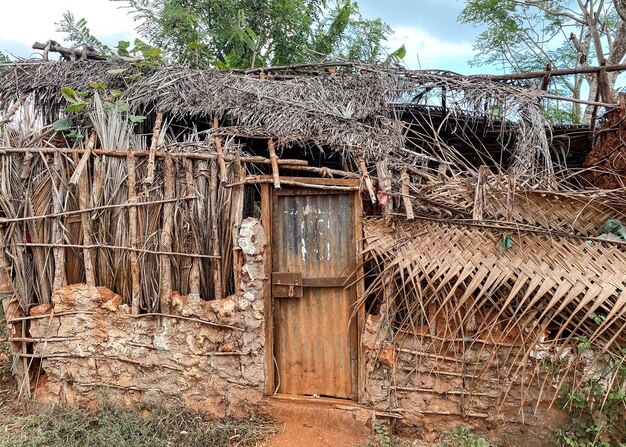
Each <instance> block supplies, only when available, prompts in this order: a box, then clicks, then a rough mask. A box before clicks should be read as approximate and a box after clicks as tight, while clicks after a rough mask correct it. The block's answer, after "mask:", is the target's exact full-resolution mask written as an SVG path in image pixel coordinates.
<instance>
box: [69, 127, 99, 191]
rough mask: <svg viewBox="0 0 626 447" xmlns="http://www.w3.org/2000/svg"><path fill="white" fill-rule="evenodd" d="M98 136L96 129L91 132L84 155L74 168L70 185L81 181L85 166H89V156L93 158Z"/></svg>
mask: <svg viewBox="0 0 626 447" xmlns="http://www.w3.org/2000/svg"><path fill="white" fill-rule="evenodd" d="M96 136H97V133H96V131H95V130H92V131H91V134H90V135H89V142H88V143H87V148H86V149H85V152H84V153H83V156H82V157H81V158H80V161H79V162H78V164H77V165H76V167H75V168H74V173H73V174H72V177H71V178H70V185H74V186H76V185H77V184H78V182H79V181H80V177H81V175H82V173H83V171H84V170H85V168H86V167H87V163H88V162H89V158H91V152H92V151H93V149H94V147H96Z"/></svg>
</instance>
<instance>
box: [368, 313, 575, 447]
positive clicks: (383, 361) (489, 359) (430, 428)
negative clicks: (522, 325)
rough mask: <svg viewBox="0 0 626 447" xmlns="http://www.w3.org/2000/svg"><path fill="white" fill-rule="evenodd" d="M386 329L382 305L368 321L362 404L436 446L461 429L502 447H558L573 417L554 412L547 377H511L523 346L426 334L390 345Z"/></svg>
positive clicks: (396, 339)
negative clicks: (559, 437) (456, 340)
mask: <svg viewBox="0 0 626 447" xmlns="http://www.w3.org/2000/svg"><path fill="white" fill-rule="evenodd" d="M388 325H389V322H388V321H386V315H385V312H384V306H383V310H382V311H381V313H379V314H377V315H368V317H367V321H366V324H365V332H364V334H363V338H362V340H363V345H364V349H365V353H366V355H365V357H366V359H367V360H366V373H365V376H366V395H365V396H364V399H363V400H364V403H365V404H366V405H367V406H368V407H371V408H373V409H375V410H377V411H378V412H380V413H383V414H385V413H386V414H388V415H389V416H390V417H391V418H392V419H394V420H395V421H396V424H395V426H396V428H397V429H398V430H399V431H400V432H402V433H404V434H407V435H410V436H418V437H421V438H424V439H426V440H428V441H436V440H438V439H440V438H441V436H442V435H444V434H445V433H447V432H449V431H451V430H453V429H454V428H455V427H458V426H461V425H462V426H465V427H469V428H471V429H473V431H474V432H475V433H480V434H484V435H485V437H486V438H488V439H490V440H492V441H495V442H497V443H498V445H519V446H523V447H540V446H542V447H543V446H549V445H556V440H555V430H556V429H557V428H559V427H562V426H563V425H565V424H566V423H567V422H568V415H567V414H566V413H565V412H563V411H561V410H560V409H558V408H557V407H556V406H551V405H550V403H551V400H552V398H553V397H554V393H555V389H556V388H555V387H554V383H552V381H551V380H549V377H548V378H546V377H545V376H546V375H547V374H549V373H548V372H545V374H543V373H542V374H541V375H540V376H539V377H537V376H532V377H531V376H530V374H529V371H530V370H534V368H528V369H524V368H521V369H520V371H519V374H510V372H511V369H512V368H516V366H517V365H518V364H519V363H516V360H515V359H516V354H517V353H518V352H519V350H520V349H521V347H516V346H515V345H514V344H509V345H507V344H506V343H504V344H500V343H501V342H500V343H498V345H499V348H493V347H491V346H490V344H489V343H488V342H487V343H484V342H483V343H480V342H479V343H474V344H471V343H470V342H469V340H468V343H466V344H465V348H464V349H463V347H462V344H461V343H456V346H454V343H451V342H447V341H444V340H443V339H442V338H441V337H437V336H436V335H431V334H429V333H428V331H425V333H424V334H409V333H403V334H395V336H394V337H393V342H392V341H390V340H387V339H386V338H385V337H387V338H389V334H390V332H391V331H390V330H388V327H385V326H388ZM381 334H383V335H381ZM511 376H514V377H516V378H515V380H513V381H511V380H510V377H511ZM522 379H523V380H522ZM544 379H547V380H545V381H544ZM537 402H539V404H537Z"/></svg>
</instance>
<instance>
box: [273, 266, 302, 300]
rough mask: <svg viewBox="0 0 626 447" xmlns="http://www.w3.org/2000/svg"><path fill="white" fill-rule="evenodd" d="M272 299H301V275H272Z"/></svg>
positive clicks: (278, 273) (281, 273)
mask: <svg viewBox="0 0 626 447" xmlns="http://www.w3.org/2000/svg"><path fill="white" fill-rule="evenodd" d="M272 296H273V297H274V298H302V273H301V272H297V273H286V272H274V273H272Z"/></svg>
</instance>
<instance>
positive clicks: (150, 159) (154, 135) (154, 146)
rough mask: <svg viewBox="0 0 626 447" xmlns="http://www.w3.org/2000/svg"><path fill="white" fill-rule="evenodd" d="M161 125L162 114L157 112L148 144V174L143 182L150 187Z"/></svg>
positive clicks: (152, 180)
mask: <svg viewBox="0 0 626 447" xmlns="http://www.w3.org/2000/svg"><path fill="white" fill-rule="evenodd" d="M162 124H163V112H157V114H156V119H155V120H154V129H153V131H152V142H151V143H150V152H149V155H148V173H147V175H146V179H145V182H146V184H148V185H151V184H152V183H153V182H154V159H155V157H156V152H157V147H158V146H159V138H160V137H161V125H162Z"/></svg>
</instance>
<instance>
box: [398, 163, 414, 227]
mask: <svg viewBox="0 0 626 447" xmlns="http://www.w3.org/2000/svg"><path fill="white" fill-rule="evenodd" d="M400 179H401V181H402V203H404V210H405V211H406V218H407V219H408V220H413V219H414V218H415V214H414V213H413V204H412V203H411V197H410V194H411V190H410V188H409V174H408V173H407V172H406V169H403V170H402V173H401V174H400Z"/></svg>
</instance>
